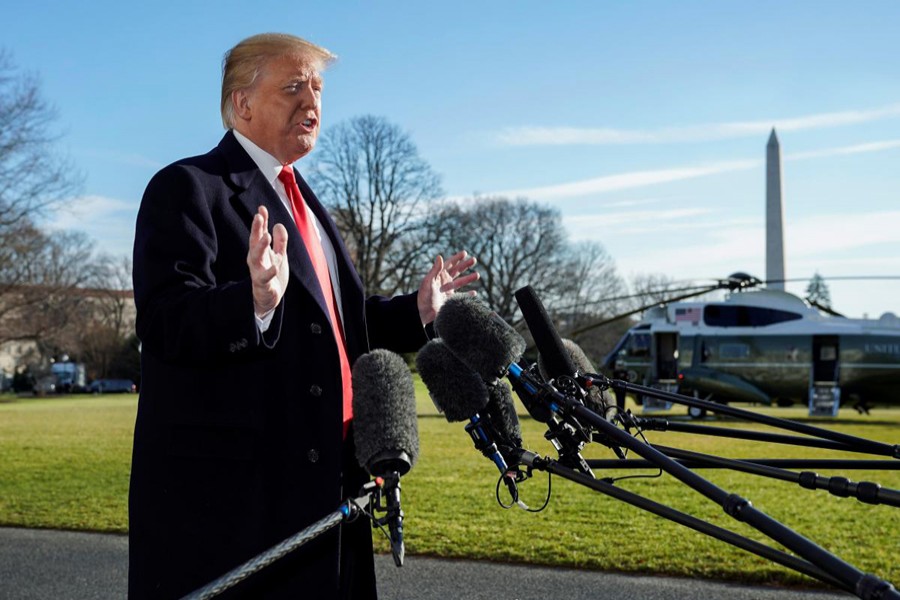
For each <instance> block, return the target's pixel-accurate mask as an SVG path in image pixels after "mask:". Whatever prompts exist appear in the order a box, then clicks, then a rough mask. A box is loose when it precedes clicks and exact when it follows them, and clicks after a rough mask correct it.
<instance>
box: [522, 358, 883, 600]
mask: <svg viewBox="0 0 900 600" xmlns="http://www.w3.org/2000/svg"><path fill="white" fill-rule="evenodd" d="M509 375H510V376H511V377H513V378H516V379H521V380H522V382H523V383H525V384H526V386H529V387H530V388H532V389H533V393H534V394H535V395H536V397H537V398H538V399H539V400H541V401H542V402H544V404H545V405H546V406H548V407H549V408H550V410H552V411H553V412H554V413H557V414H559V415H560V416H562V417H563V418H568V417H570V416H574V417H575V418H576V419H577V420H578V422H580V423H588V424H590V425H591V426H592V427H594V428H595V429H596V430H597V431H598V432H599V433H601V435H604V436H605V437H607V438H608V439H609V440H610V441H611V442H612V443H614V444H616V445H618V446H620V447H623V448H627V449H629V450H632V451H634V452H635V453H636V454H638V455H639V456H641V457H643V458H645V459H647V460H648V461H650V462H651V463H653V465H654V466H656V467H658V468H660V469H662V470H663V471H666V472H667V473H669V474H670V475H672V476H674V477H675V478H676V479H678V480H679V481H681V482H682V483H685V484H687V485H688V486H689V487H690V488H691V489H693V490H695V491H696V492H698V493H699V494H701V495H703V496H706V497H707V498H708V499H710V500H712V501H713V502H715V503H716V504H718V505H719V506H721V507H722V508H723V510H724V511H725V513H726V514H728V515H729V516H731V517H732V518H734V519H736V520H738V521H743V522H745V523H747V524H748V525H750V526H751V527H753V528H754V529H756V530H758V531H759V532H761V533H763V534H765V535H766V536H767V537H769V538H771V539H772V540H774V541H775V542H777V543H779V544H781V545H783V546H785V547H786V548H788V549H789V550H792V551H793V552H794V553H796V554H797V555H799V556H800V557H801V558H803V559H805V560H806V561H808V562H809V563H811V564H812V565H813V566H815V567H817V568H819V569H821V570H823V571H825V572H827V573H829V574H831V576H832V577H834V578H835V579H837V580H838V581H839V582H840V583H841V585H840V587H842V588H844V589H850V590H852V591H853V593H855V594H856V595H857V596H858V597H860V598H863V599H866V600H887V599H891V600H900V592H897V590H896V589H895V588H894V586H893V585H891V584H890V583H889V582H887V581H885V580H882V579H879V578H878V577H876V576H875V575H872V574H869V573H864V572H863V571H860V570H859V569H857V568H856V567H854V566H853V565H851V564H850V563H847V562H846V561H844V560H843V559H841V558H839V557H838V556H836V555H834V554H832V553H831V552H829V551H827V550H826V549H824V548H822V547H821V546H819V545H817V544H816V543H814V542H812V541H811V540H809V539H807V538H805V537H803V536H802V535H800V534H799V533H797V532H795V531H794V530H792V529H790V528H789V527H787V526H785V525H784V524H782V523H781V522H779V521H777V520H776V519H774V518H772V517H770V516H769V515H767V514H766V513H764V512H762V511H761V510H759V509H757V508H755V507H754V506H753V504H752V503H751V502H750V501H749V500H747V499H745V498H742V497H741V496H739V495H737V494H733V493H729V492H728V491H726V490H724V489H722V488H720V487H719V486H717V485H715V484H713V483H712V482H710V481H709V480H707V479H705V478H703V477H701V476H700V475H697V474H696V473H694V472H693V471H691V470H690V469H688V468H687V467H685V466H684V465H682V464H681V463H679V462H677V461H675V460H673V459H672V458H670V457H668V456H666V455H665V454H663V453H662V452H661V451H659V450H657V449H656V448H654V447H653V446H650V445H649V444H644V443H642V442H641V441H640V440H638V439H636V438H634V437H633V436H631V435H630V434H629V433H627V432H625V431H623V430H621V429H619V428H618V427H616V426H615V425H613V424H612V423H610V422H609V421H607V420H606V419H605V418H603V417H602V416H600V415H598V414H597V413H595V412H593V411H591V410H590V409H588V408H586V407H585V406H584V405H583V404H581V402H579V401H578V400H576V399H574V398H572V397H569V396H567V395H564V394H560V393H559V392H557V391H556V389H555V388H553V387H552V386H550V385H548V384H545V383H543V382H539V381H537V380H536V379H534V378H533V377H531V376H530V375H528V373H527V371H523V369H522V368H521V367H519V366H518V365H516V364H515V363H513V364H512V365H510V369H509ZM613 383H614V382H613ZM619 383H621V384H623V385H627V386H630V385H631V384H627V383H625V382H619ZM640 388H643V386H634V388H633V389H636V391H643V389H640ZM644 389H646V390H647V391H654V392H658V390H652V388H644ZM660 393H662V394H666V395H669V394H668V393H666V392H660ZM672 395H675V396H677V394H672ZM689 400H691V401H694V399H689ZM697 402H701V403H702V404H701V406H704V407H706V406H705V405H706V404H713V403H706V402H704V401H697ZM715 406H716V408H718V407H719V405H715ZM706 408H708V407H706ZM724 408H729V409H730V410H731V411H737V409H731V408H730V407H724ZM740 412H746V411H740ZM755 416H756V417H763V416H764V415H755ZM766 419H767V420H769V421H777V422H779V425H782V424H783V423H786V424H788V425H792V426H801V427H803V428H806V429H815V430H818V428H810V427H808V426H804V425H802V424H800V423H793V422H790V421H785V420H784V419H774V418H773V417H766ZM782 426H783V425H782ZM785 428H788V427H785ZM795 430H797V429H795ZM821 432H822V433H824V434H829V435H822V436H821V437H825V438H826V439H832V440H834V441H840V442H846V443H860V442H865V443H866V444H867V445H870V446H871V447H872V448H877V449H879V450H881V451H882V453H883V452H884V451H885V449H886V448H887V449H889V450H890V453H891V455H892V456H895V457H896V455H898V454H900V448H898V447H897V446H894V447H889V446H887V444H880V443H877V442H870V441H869V440H863V439H861V438H856V437H854V436H848V435H844V434H840V433H836V432H830V431H827V430H821ZM803 433H807V431H803Z"/></svg>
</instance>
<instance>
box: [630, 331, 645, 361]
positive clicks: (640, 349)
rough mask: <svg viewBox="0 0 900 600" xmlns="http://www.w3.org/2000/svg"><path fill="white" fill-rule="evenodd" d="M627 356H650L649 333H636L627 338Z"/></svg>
mask: <svg viewBox="0 0 900 600" xmlns="http://www.w3.org/2000/svg"><path fill="white" fill-rule="evenodd" d="M628 355H629V356H650V334H648V333H636V334H634V335H632V336H631V339H630V340H628Z"/></svg>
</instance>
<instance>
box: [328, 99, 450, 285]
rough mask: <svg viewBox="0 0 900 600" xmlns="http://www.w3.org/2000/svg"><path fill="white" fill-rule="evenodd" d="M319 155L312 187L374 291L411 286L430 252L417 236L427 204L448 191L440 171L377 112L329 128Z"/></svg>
mask: <svg viewBox="0 0 900 600" xmlns="http://www.w3.org/2000/svg"><path fill="white" fill-rule="evenodd" d="M313 156H314V162H313V166H312V169H311V172H310V179H311V181H312V184H313V187H314V189H316V192H317V193H318V194H319V195H320V196H321V199H322V201H323V203H324V204H325V205H326V206H327V207H328V208H329V209H330V210H331V213H332V215H333V217H334V220H335V222H336V223H337V226H338V228H339V229H340V230H341V234H342V235H343V237H344V240H345V241H346V243H347V246H348V248H349V250H350V252H351V253H352V254H353V258H354V260H355V262H356V268H357V270H358V271H359V274H360V277H361V278H362V281H363V284H364V285H365V287H366V289H367V291H368V292H369V293H381V294H393V293H395V292H397V291H399V290H400V289H402V288H404V287H406V285H408V283H409V281H410V277H411V270H412V269H413V267H412V266H411V265H414V264H416V263H415V260H416V259H419V258H421V254H422V250H423V244H424V240H423V238H422V237H421V236H419V235H418V233H419V232H420V231H421V228H422V226H423V222H424V221H423V217H424V215H425V208H426V207H425V204H426V203H427V202H428V201H430V200H433V199H435V198H437V197H439V196H440V195H441V193H442V192H441V187H440V178H439V177H438V175H437V174H436V173H435V172H434V171H432V169H431V167H430V166H429V165H428V163H426V162H425V161H424V160H423V159H422V158H421V157H420V156H419V153H418V150H417V149H416V146H415V144H413V142H412V140H411V139H410V137H409V135H407V134H406V133H404V132H403V131H401V130H400V129H399V128H398V127H397V126H396V125H393V124H391V123H389V122H388V121H387V120H385V119H384V118H381V117H375V116H363V117H357V118H355V119H351V120H350V121H348V122H345V123H341V124H339V125H337V126H335V127H334V128H332V129H330V130H328V131H327V132H326V133H325V135H323V137H322V139H321V140H320V142H319V146H318V148H317V150H316V153H315V154H314V155H313ZM415 270H418V269H417V268H416V269H415Z"/></svg>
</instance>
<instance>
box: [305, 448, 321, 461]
mask: <svg viewBox="0 0 900 600" xmlns="http://www.w3.org/2000/svg"><path fill="white" fill-rule="evenodd" d="M306 458H307V459H309V462H311V463H314V462H316V461H317V460H319V451H318V450H316V449H315V448H312V449H310V450H309V451H307V453H306Z"/></svg>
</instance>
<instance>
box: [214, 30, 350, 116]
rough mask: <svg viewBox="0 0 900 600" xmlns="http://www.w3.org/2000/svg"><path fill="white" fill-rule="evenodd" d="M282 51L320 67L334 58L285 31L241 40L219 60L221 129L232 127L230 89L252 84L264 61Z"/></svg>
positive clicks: (234, 89) (319, 47)
mask: <svg viewBox="0 0 900 600" xmlns="http://www.w3.org/2000/svg"><path fill="white" fill-rule="evenodd" d="M285 55H288V56H302V57H303V58H305V59H306V60H308V61H309V62H310V63H312V66H313V67H314V68H316V69H317V70H320V71H321V70H323V69H325V68H326V67H327V66H329V65H330V64H331V63H333V62H334V61H335V60H336V59H337V56H335V55H334V54H332V53H331V52H330V51H328V50H326V49H325V48H322V47H321V46H317V45H316V44H313V43H311V42H307V41H306V40H304V39H302V38H298V37H296V36H293V35H290V34H287V33H261V34H259V35H254V36H252V37H248V38H247V39H245V40H242V41H241V42H239V43H238V45H237V46H235V47H234V48H232V49H231V50H229V51H228V52H226V53H225V58H224V59H223V60H222V106H221V109H222V124H223V125H224V126H225V129H231V128H232V127H234V105H233V104H232V102H231V94H232V92H234V91H236V90H243V89H247V88H250V87H253V84H254V83H255V82H256V79H257V77H259V74H260V72H261V71H262V69H263V67H264V66H265V64H266V62H268V61H269V60H271V59H273V58H277V57H279V56H285Z"/></svg>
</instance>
